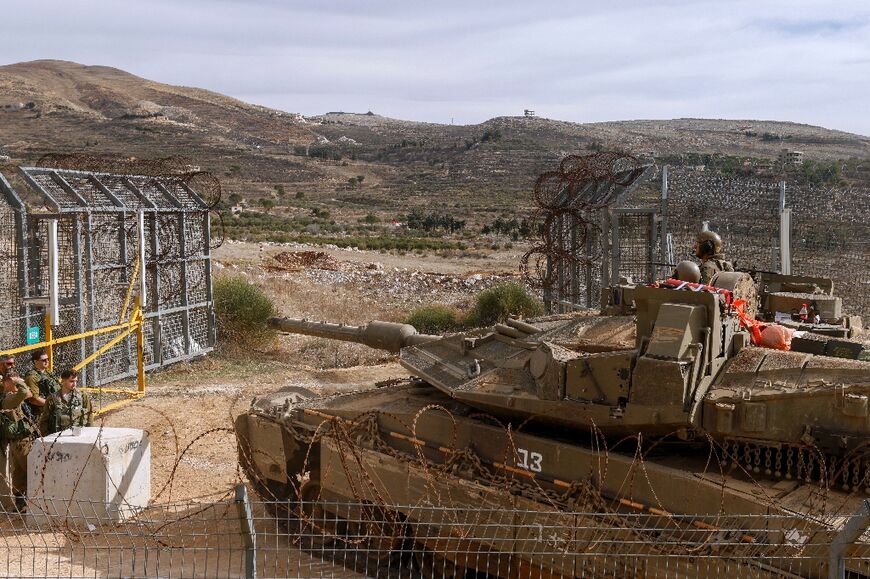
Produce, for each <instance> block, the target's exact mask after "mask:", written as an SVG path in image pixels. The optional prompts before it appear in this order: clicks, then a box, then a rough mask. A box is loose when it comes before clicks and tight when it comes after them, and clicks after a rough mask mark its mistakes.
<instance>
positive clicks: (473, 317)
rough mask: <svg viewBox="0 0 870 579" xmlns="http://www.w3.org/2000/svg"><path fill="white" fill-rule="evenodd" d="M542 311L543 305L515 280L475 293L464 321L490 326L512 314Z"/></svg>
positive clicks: (525, 316) (532, 313) (529, 313)
mask: <svg viewBox="0 0 870 579" xmlns="http://www.w3.org/2000/svg"><path fill="white" fill-rule="evenodd" d="M542 313H544V305H543V304H542V303H541V302H540V301H539V300H538V299H536V298H535V297H534V296H532V295H531V294H530V293H529V292H528V290H526V288H524V287H523V286H521V285H520V284H518V283H515V282H505V283H500V284H496V285H494V286H492V287H491V288H489V289H485V290H483V291H482V292H480V293H479V294H477V297H476V298H475V302H474V308H472V310H471V313H469V314H468V318H467V319H466V323H467V325H469V326H474V327H480V326H490V325H492V324H495V323H498V322H504V321H505V320H507V319H508V318H509V317H512V316H520V317H524V318H528V317H532V316H539V315H541V314H542Z"/></svg>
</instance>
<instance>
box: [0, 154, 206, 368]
mask: <svg viewBox="0 0 870 579" xmlns="http://www.w3.org/2000/svg"><path fill="white" fill-rule="evenodd" d="M21 174H22V176H23V177H24V179H25V180H26V181H27V183H28V184H29V185H31V186H32V187H33V188H34V189H35V190H36V191H37V192H38V193H39V194H40V196H41V198H42V200H43V202H44V204H45V207H46V208H47V210H48V211H47V212H29V213H28V212H27V211H26V209H25V207H24V205H23V204H21V203H20V198H19V197H18V196H17V195H16V193H15V191H13V190H12V188H11V187H10V186H9V184H8V182H6V181H5V180H4V182H3V184H2V185H3V188H4V194H5V195H4V196H5V198H6V203H5V204H4V205H3V207H2V208H0V223H2V224H3V225H5V224H6V222H7V221H9V222H10V223H11V222H12V221H15V226H14V227H8V228H7V227H5V226H4V227H3V230H2V231H0V251H2V252H3V253H4V255H6V254H12V253H15V255H16V257H15V259H13V260H4V264H3V266H2V267H3V270H2V276H3V278H2V280H0V283H2V284H3V285H2V290H0V291H3V292H4V294H3V295H4V297H7V298H8V299H4V300H3V301H4V304H3V307H4V309H3V310H2V311H0V316H2V319H3V320H4V321H6V322H7V323H5V324H4V327H5V329H4V331H3V333H2V334H0V348H3V349H8V348H13V347H17V346H20V345H22V344H23V341H24V331H25V329H26V328H27V327H33V326H40V327H41V328H42V326H43V320H44V314H45V311H44V307H43V306H36V305H32V304H31V303H30V300H28V299H27V298H33V297H38V296H44V295H47V291H48V279H49V278H48V276H49V272H48V243H47V240H48V235H47V228H48V223H49V220H50V219H57V221H58V246H59V255H58V262H59V278H58V287H59V300H60V316H59V319H58V320H57V322H56V323H55V324H54V333H55V335H56V336H65V335H71V334H75V333H80V332H84V331H87V330H91V329H97V328H104V327H108V326H111V325H114V324H117V323H118V322H119V321H120V319H121V316H122V307H123V304H124V301H125V299H126V297H127V291H128V287H129V285H130V281H131V279H132V278H133V276H134V273H135V272H136V268H137V261H138V255H139V233H138V214H139V212H140V211H141V212H143V213H144V222H145V227H144V229H145V236H144V239H145V247H144V250H145V268H144V271H143V272H139V275H142V276H144V279H145V291H146V296H145V301H146V305H145V307H144V308H143V310H144V311H143V313H144V316H145V327H144V333H145V364H146V368H153V367H156V366H160V365H164V364H169V363H172V362H176V361H180V360H186V359H189V358H191V357H193V356H197V355H201V354H204V353H206V352H208V351H210V350H211V349H212V348H213V346H214V341H215V328H214V320H213V312H212V302H211V298H212V292H211V275H210V272H211V257H210V239H209V236H210V230H209V212H208V207H207V206H206V204H205V203H204V202H203V200H202V199H201V198H200V197H199V196H198V195H197V194H196V193H195V192H194V191H193V190H192V189H191V188H190V187H188V186H187V185H186V184H185V183H183V182H181V181H180V180H175V179H172V178H169V177H165V178H164V177H150V176H137V175H111V174H103V173H90V172H81V171H71V170H56V169H47V168H32V167H27V168H22V169H21ZM136 287H138V284H137V285H136ZM7 294H8V296H7ZM131 308H132V303H131V304H130V306H128V310H127V311H128V312H129V310H130V309H131ZM10 328H14V329H10ZM42 330H43V331H44V328H42ZM111 339H112V335H111V334H104V335H100V336H93V337H90V338H85V339H84V340H77V341H74V342H69V343H67V344H62V345H60V346H58V347H57V348H56V349H55V367H57V368H64V367H67V366H72V365H73V364H75V363H76V362H78V361H80V360H82V359H84V358H85V357H87V356H88V355H89V354H90V353H92V352H94V351H96V350H98V349H99V348H100V347H102V346H103V345H105V344H106V343H107V342H109V341H110V340H111ZM135 346H136V343H135V337H134V336H130V337H128V338H127V339H125V340H123V341H122V342H120V343H118V344H117V345H115V346H114V347H112V348H111V349H110V350H109V351H108V352H107V353H105V354H104V355H103V356H101V357H99V358H98V359H97V360H96V361H95V362H94V363H93V364H91V365H89V366H88V367H87V370H86V374H85V379H86V382H87V384H89V385H99V384H104V383H107V382H112V381H115V380H118V379H121V378H125V377H128V376H131V375H133V374H134V373H135V371H136V350H135ZM28 366H29V364H28V363H26V362H25V363H24V364H23V367H28Z"/></svg>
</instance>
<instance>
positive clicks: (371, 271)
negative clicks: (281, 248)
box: [305, 262, 520, 304]
mask: <svg viewBox="0 0 870 579" xmlns="http://www.w3.org/2000/svg"><path fill="white" fill-rule="evenodd" d="M305 276H306V277H307V278H308V279H309V280H310V281H311V282H313V283H316V284H320V285H339V284H349V285H353V286H354V287H355V288H357V289H358V290H359V291H360V292H362V293H363V294H364V295H366V296H370V297H378V296H384V295H389V296H390V297H391V298H393V299H395V300H396V301H398V302H403V303H408V304H420V303H424V302H432V301H436V302H440V303H455V302H457V301H460V300H462V299H464V298H466V297H468V296H470V295H473V294H476V293H478V292H480V291H482V290H484V289H486V288H488V287H490V286H492V285H494V284H496V283H499V282H504V281H519V280H520V277H519V275H509V274H495V273H475V274H471V275H465V276H462V275H447V274H442V273H429V272H423V271H417V270H409V269H405V268H392V269H391V270H385V269H384V268H383V266H382V265H381V264H379V263H371V264H357V263H351V262H342V264H341V268H339V269H324V268H321V267H320V266H319V265H316V266H313V267H311V268H309V269H307V270H305Z"/></svg>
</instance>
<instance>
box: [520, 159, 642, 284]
mask: <svg viewBox="0 0 870 579" xmlns="http://www.w3.org/2000/svg"><path fill="white" fill-rule="evenodd" d="M643 168H644V167H643V166H642V165H641V163H640V161H639V160H638V159H636V158H635V157H633V156H631V155H628V154H625V153H621V152H602V153H595V154H592V155H582V156H581V155H569V156H567V157H565V158H564V159H562V161H561V162H560V163H559V170H558V171H547V172H544V173H542V174H541V175H540V176H539V177H538V179H537V180H536V181H535V188H534V194H533V198H534V201H535V205H536V207H535V210H534V212H533V214H532V220H531V221H532V224H533V231H536V232H538V234H539V236H540V240H539V241H538V242H536V243H535V244H534V245H533V247H532V248H531V249H529V250H528V251H527V252H526V253H525V254H524V255H523V257H522V258H521V259H520V272H521V273H522V275H523V276H524V277H525V279H526V280H527V281H528V283H529V284H530V285H532V286H533V287H536V288H539V289H542V290H545V291H553V292H555V293H556V294H558V295H560V296H563V297H564V298H565V299H569V300H572V301H579V299H578V297H579V296H578V294H579V292H580V289H579V288H578V287H577V286H578V283H577V281H578V277H579V275H580V272H582V271H584V270H586V269H587V268H589V267H591V266H593V265H594V264H596V263H600V260H601V257H602V251H603V248H602V239H601V237H602V235H601V234H602V229H601V220H600V211H601V210H602V209H603V208H606V207H608V206H609V205H611V204H612V203H614V202H615V201H616V200H617V199H618V197H619V195H620V194H621V193H622V191H624V189H625V188H626V187H628V186H630V185H631V184H632V183H633V182H634V181H635V180H636V179H637V178H638V177H639V176H640V175H641V173H642V170H643Z"/></svg>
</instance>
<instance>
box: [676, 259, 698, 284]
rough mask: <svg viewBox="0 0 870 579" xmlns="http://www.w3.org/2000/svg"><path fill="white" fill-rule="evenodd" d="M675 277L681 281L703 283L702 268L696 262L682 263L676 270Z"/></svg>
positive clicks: (686, 261) (687, 261)
mask: <svg viewBox="0 0 870 579" xmlns="http://www.w3.org/2000/svg"><path fill="white" fill-rule="evenodd" d="M674 277H676V278H677V279H678V280H680V281H688V282H692V283H698V282H700V281H701V268H699V267H698V264H697V263H695V262H694V261H689V260H688V259H687V260H685V261H681V262H680V263H678V264H677V269H675V270H674Z"/></svg>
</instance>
